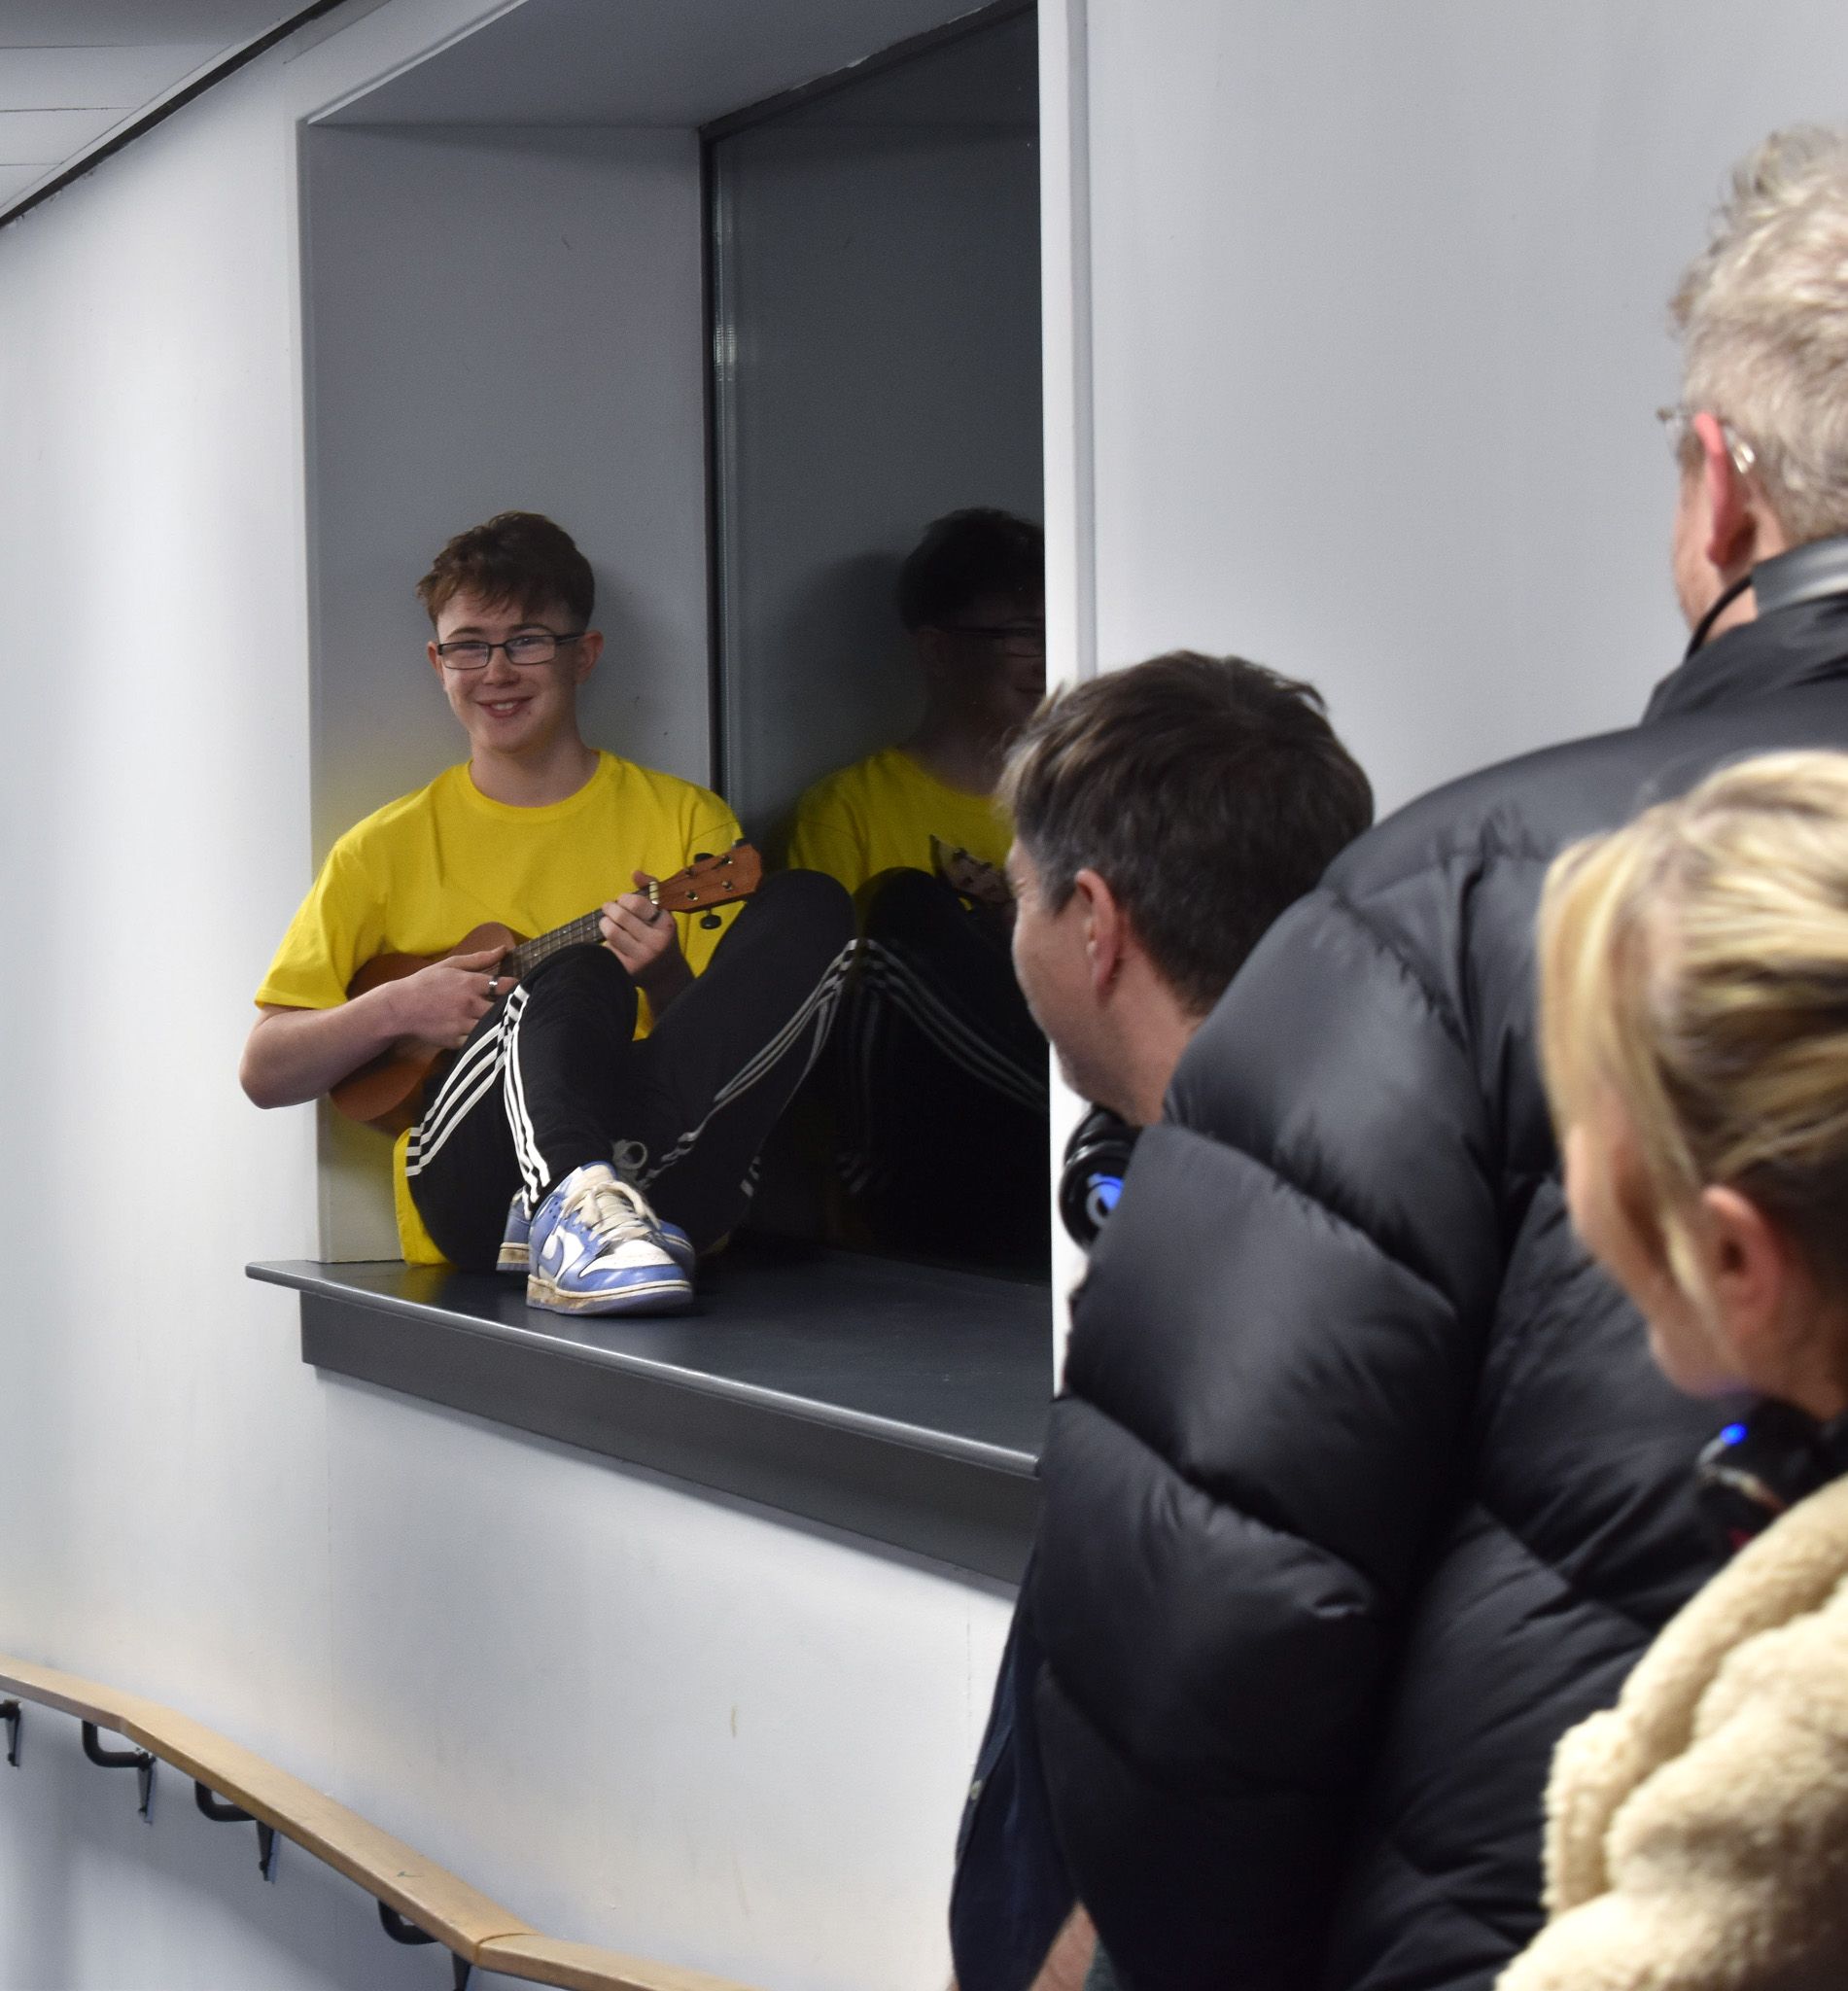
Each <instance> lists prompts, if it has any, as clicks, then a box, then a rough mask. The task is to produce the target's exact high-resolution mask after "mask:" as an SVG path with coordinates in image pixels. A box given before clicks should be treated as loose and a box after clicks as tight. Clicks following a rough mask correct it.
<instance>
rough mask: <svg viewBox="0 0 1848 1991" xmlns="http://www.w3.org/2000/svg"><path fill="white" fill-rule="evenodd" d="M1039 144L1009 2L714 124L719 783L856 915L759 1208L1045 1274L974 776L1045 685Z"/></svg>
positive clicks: (1024, 16) (1035, 1121)
mask: <svg viewBox="0 0 1848 1991" xmlns="http://www.w3.org/2000/svg"><path fill="white" fill-rule="evenodd" d="M1037 147H1038V82H1037V52H1036V22H1035V17H1034V15H1033V12H1032V10H1031V9H1030V8H1028V9H1020V8H1018V7H1009V8H1005V9H994V10H990V11H989V12H987V13H986V14H984V15H983V16H981V17H978V18H977V20H976V21H975V23H974V24H972V25H966V26H962V25H959V26H958V27H955V28H952V29H948V30H944V31H941V32H939V33H937V34H935V35H932V36H929V37H926V38H925V39H924V41H923V42H922V43H914V44H912V45H910V46H909V47H907V48H905V49H902V50H899V51H895V52H893V53H892V54H890V55H889V56H888V57H884V58H879V59H877V60H876V61H875V62H873V63H868V64H864V65H861V66H860V67H859V68H858V69H856V70H854V71H851V72H847V73H846V74H845V75H844V76H842V77H837V78H829V79H826V80H824V81H823V82H822V83H821V84H819V85H817V86H814V87H811V88H810V89H808V90H806V91H797V92H793V93H791V94H790V95H789V96H787V97H785V98H783V99H780V100H777V101H775V102H772V103H770V104H768V105H764V106H760V107H758V108H757V109H756V110H754V111H751V112H748V113H744V114H741V115H740V116H739V117H737V118H733V119H728V120H726V121H724V122H722V123H721V124H719V125H716V126H713V127H709V130H708V132H707V169H708V190H709V201H710V208H709V227H710V231H711V242H712V264H711V294H712V307H713V317H714V324H713V333H714V338H713V352H714V413H715V436H714V452H715V461H714V485H715V521H716V528H717V542H716V555H715V570H716V572H715V578H716V588H717V602H716V607H717V634H718V654H717V683H716V690H717V710H718V724H717V729H716V743H717V749H718V758H719V766H718V769H717V777H718V785H719V786H720V787H721V788H722V790H723V792H724V793H725V794H726V796H727V797H728V799H729V800H730V801H731V803H732V805H733V807H734V808H735V809H736V810H737V811H738V813H739V816H740V818H741V820H742V821H743V822H744V824H745V827H746V830H747V832H748V833H750V835H752V836H753V837H754V838H757V839H759V840H761V841H762V842H763V843H764V847H765V848H766V850H769V851H771V852H774V853H780V854H781V855H782V856H783V858H784V860H785V861H788V862H793V863H797V864H801V865H805V866H811V867H814V868H819V869H826V870H830V871H833V872H834V874H835V875H836V876H839V877H841V878H842V879H843V882H844V883H846V884H848V885H849V887H850V889H853V890H854V891H855V893H856V898H857V900H858V903H859V906H860V913H861V922H862V932H863V935H864V940H865V945H864V946H863V948H862V953H861V959H860V964H859V969H858V971H857V974H856V977H855V980H854V984H853V986H852V988H851V989H850V992H849V994H848V996H847V997H846V998H845V999H844V1002H843V1008H842V1013H841V1016H840V1018H839V1020H838V1022H837V1026H836V1030H835V1034H834V1039H833V1042H832V1044H831V1046H830V1050H829V1053H828V1055H827V1058H826V1061H825V1065H826V1068H825V1069H824V1070H823V1071H821V1072H819V1073H818V1075H817V1083H816V1085H815V1086H814V1087H813V1088H812V1094H811V1097H810V1099H809V1100H808V1101H807V1103H806V1105H805V1107H804V1109H803V1112H802V1113H801V1114H800V1115H798V1122H797V1124H796V1125H795V1126H794V1127H792V1128H790V1129H788V1130H785V1136H784V1141H783V1146H784V1148H785V1150H786V1152H785V1153H782V1154H780V1155H779V1156H778V1157H777V1158H776V1161H777V1166H775V1167H772V1166H769V1165H766V1167H765V1169H764V1171H763V1187H762V1188H761V1189H760V1191H759V1213H758V1221H759V1222H760V1223H761V1224H764V1225H766V1226H768V1227H770V1228H777V1229H788V1230H795V1231H800V1232H806V1233H808V1234H809V1235H817V1234H819V1235H822V1236H826V1237H829V1238H832V1239H834V1240H836V1241H841V1242H846V1243H850V1244H859V1245H868V1246H871V1247H872V1248H875V1249H881V1250H888V1251H895V1252H900V1253H904V1254H907V1255H920V1256H924V1257H928V1258H932V1259H939V1260H949V1261H951V1262H956V1263H962V1264H968V1265H979V1266H983V1267H992V1268H1002V1269H1013V1270H1021V1271H1028V1272H1033V1273H1036V1274H1039V1275H1044V1273H1045V1271H1046V1267H1047V1255H1048V1224H1047V1212H1046V1205H1047V1196H1046V1180H1045V1170H1046V1154H1047V1137H1048V1136H1047V1122H1046V1073H1047V1060H1046V1053H1045V1045H1044V1040H1043V1038H1041V1037H1040V1036H1039V1034H1038V1032H1037V1031H1036V1030H1034V1029H1033V1026H1032V1024H1031V1020H1030V1018H1029V1017H1028V1015H1027V1013H1026V1009H1025V1005H1024V1003H1023V1002H1022V1001H1021V999H1020V997H1019V995H1018V992H1017V991H1016V989H1015V986H1014V982H1013V977H1012V973H1011V968H1010V966H1009V963H1008V960H1007V941H1008V931H1009V926H1010V912H1009V907H1008V905H1007V904H1006V902H1005V891H1004V888H1003V887H1002V885H1001V881H1000V875H999V863H1000V858H1001V856H1002V855H1003V854H1004V853H1005V850H1006V845H1007V832H1006V826H1005V823H1004V822H1002V821H1000V820H999V819H998V818H997V816H996V815H995V813H994V807H993V804H992V800H991V799H990V794H989V790H990V789H992V786H993V783H994V775H995V772H996V771H997V769H998V763H999V759H1000V755H1001V751H1002V750H1003V749H1004V747H1005V744H1006V739H1007V737H1008V736H1009V735H1010V734H1011V732H1012V731H1013V730H1014V729H1016V728H1017V727H1018V725H1019V724H1020V723H1021V721H1022V720H1023V719H1024V718H1025V716H1026V715H1027V713H1028V712H1029V711H1030V709H1031V706H1032V704H1033V703H1034V702H1035V700H1036V698H1037V696H1038V695H1039V693H1040V691H1041V690H1042V689H1043V685H1044V672H1045V659H1044V611H1043V562H1042V554H1041V549H1040V542H1039V534H1038V526H1037V521H1038V520H1039V518H1040V516H1041V505H1042V463H1041V420H1042V417H1041V398H1040V309H1039V171H1038V150H1037ZM798 1183H799V1184H800V1185H801V1189H800V1192H799V1193H798V1192H797V1191H796V1190H795V1188H794V1187H793V1186H792V1185H795V1184H798Z"/></svg>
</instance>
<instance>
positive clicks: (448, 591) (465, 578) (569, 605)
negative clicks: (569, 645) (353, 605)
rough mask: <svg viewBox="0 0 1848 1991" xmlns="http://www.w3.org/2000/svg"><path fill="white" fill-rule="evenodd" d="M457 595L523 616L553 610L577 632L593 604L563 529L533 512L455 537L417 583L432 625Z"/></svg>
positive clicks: (584, 568) (585, 570)
mask: <svg viewBox="0 0 1848 1991" xmlns="http://www.w3.org/2000/svg"><path fill="white" fill-rule="evenodd" d="M461 594H471V595H474V596H476V597H477V598H478V599H479V600H481V601H483V602H492V603H494V604H496V605H497V606H499V605H500V604H502V603H506V604H507V605H508V606H510V607H512V608H515V609H518V610H519V611H521V612H522V613H523V614H527V615H537V614H540V613H541V612H542V611H545V610H547V609H550V608H553V607H559V608H562V609H563V610H564V611H565V613H566V615H567V616H568V617H569V618H570V620H571V621H572V623H573V624H574V625H575V627H576V628H578V629H587V628H588V627H589V626H590V617H591V613H592V611H593V610H594V609H595V608H596V605H597V583H596V581H595V580H594V578H593V577H592V576H591V572H590V562H589V561H588V560H586V559H585V558H584V556H583V555H582V554H581V553H580V552H579V551H578V550H577V545H576V542H575V541H574V540H573V538H572V536H571V535H570V533H568V532H567V531H566V530H565V529H564V527H563V526H560V525H554V524H553V523H552V521H551V520H550V519H549V518H547V517H545V516H544V514H543V513H542V512H538V511H498V512H496V513H495V515H494V516H493V517H492V518H491V519H489V520H488V522H487V523H486V524H485V525H471V527H470V528H469V529H468V531H467V532H460V533H458V534H457V535H456V536H455V538H454V539H453V540H451V541H449V543H448V544H447V545H446V546H445V547H444V548H443V549H442V551H441V552H440V553H438V554H437V555H436V559H435V560H433V561H432V562H431V564H430V572H429V573H428V574H426V575H425V576H424V577H423V579H422V580H420V581H419V582H418V583H417V599H418V600H419V601H420V602H422V603H423V605H424V607H425V608H426V609H427V610H428V611H430V619H431V622H432V624H433V626H434V624H435V623H436V618H437V616H438V615H440V614H441V613H442V611H443V610H444V609H446V608H447V607H448V606H449V604H450V603H451V602H452V601H454V600H455V598H456V596H457V595H461Z"/></svg>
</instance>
